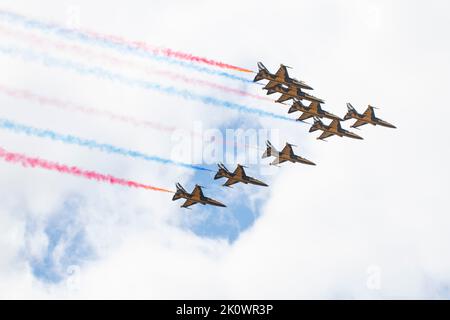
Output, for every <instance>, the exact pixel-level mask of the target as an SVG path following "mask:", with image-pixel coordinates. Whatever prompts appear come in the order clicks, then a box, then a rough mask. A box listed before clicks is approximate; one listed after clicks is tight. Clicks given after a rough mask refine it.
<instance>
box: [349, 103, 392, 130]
mask: <svg viewBox="0 0 450 320" xmlns="http://www.w3.org/2000/svg"><path fill="white" fill-rule="evenodd" d="M347 108H348V112H347V114H346V115H345V117H344V120H348V119H356V122H355V123H354V124H353V125H351V127H352V128H357V127H360V126H363V125H365V124H368V123H370V124H371V125H374V126H376V125H380V126H383V127H388V128H396V126H394V125H393V124H390V123H389V122H386V121H384V120H381V119H379V118H377V117H375V111H374V107H372V106H370V105H369V107H368V108H367V109H366V111H364V113H363V114H360V113H358V112H357V111H356V109H355V108H353V106H352V105H351V104H350V103H347Z"/></svg>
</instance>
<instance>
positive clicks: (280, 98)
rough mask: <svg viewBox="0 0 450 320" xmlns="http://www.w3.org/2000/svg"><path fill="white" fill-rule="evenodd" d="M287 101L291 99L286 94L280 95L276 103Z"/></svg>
mask: <svg viewBox="0 0 450 320" xmlns="http://www.w3.org/2000/svg"><path fill="white" fill-rule="evenodd" d="M289 99H293V97H292V96H291V95H287V94H282V95H281V96H280V97H279V98H278V100H277V102H284V101H288V100H289Z"/></svg>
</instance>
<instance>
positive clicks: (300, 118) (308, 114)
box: [297, 112, 313, 121]
mask: <svg viewBox="0 0 450 320" xmlns="http://www.w3.org/2000/svg"><path fill="white" fill-rule="evenodd" d="M312 116H313V115H312V114H310V113H306V112H303V114H302V115H301V116H300V117H299V118H298V119H297V120H299V121H303V120H306V119H309V118H311V117H312Z"/></svg>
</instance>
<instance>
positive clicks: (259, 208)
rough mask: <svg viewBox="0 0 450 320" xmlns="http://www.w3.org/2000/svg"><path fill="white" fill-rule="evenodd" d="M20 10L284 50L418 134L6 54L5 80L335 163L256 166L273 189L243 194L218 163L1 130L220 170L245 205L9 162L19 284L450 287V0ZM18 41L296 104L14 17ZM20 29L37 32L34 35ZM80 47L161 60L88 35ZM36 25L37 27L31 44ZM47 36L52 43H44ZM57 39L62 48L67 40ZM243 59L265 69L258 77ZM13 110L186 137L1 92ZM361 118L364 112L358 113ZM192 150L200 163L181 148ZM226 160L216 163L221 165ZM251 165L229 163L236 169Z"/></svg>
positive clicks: (166, 293) (0, 111) (212, 47)
mask: <svg viewBox="0 0 450 320" xmlns="http://www.w3.org/2000/svg"><path fill="white" fill-rule="evenodd" d="M0 9H2V10H11V11H14V12H17V13H20V14H23V15H25V16H29V17H34V18H36V19H41V20H44V21H54V22H58V23H61V24H63V25H74V26H78V27H79V28H82V29H88V30H92V31H97V32H100V33H106V34H112V35H117V36H121V37H124V38H127V39H131V40H142V41H145V42H148V43H150V44H154V45H160V46H164V47H169V48H172V49H177V50H180V51H185V52H190V53H193V54H197V55H200V56H205V57H208V58H211V59H217V60H221V61H224V62H227V63H230V64H234V65H238V66H242V67H246V68H250V69H255V68H256V62H257V61H263V62H264V63H265V64H266V65H267V66H268V67H269V68H270V70H275V69H276V67H277V66H278V64H279V63H285V64H287V65H289V66H291V67H293V69H292V70H290V72H291V75H293V76H295V77H298V78H300V79H302V80H305V81H306V82H307V83H308V84H310V85H312V86H313V87H314V88H315V91H314V95H316V96H319V97H321V98H324V99H325V100H326V104H325V105H324V107H325V108H326V109H327V110H329V111H331V112H333V113H337V114H340V115H343V114H344V113H345V111H346V108H345V103H346V102H352V104H353V105H354V106H355V107H357V109H358V110H359V111H363V110H364V109H365V107H366V106H367V104H371V105H374V106H377V107H379V108H380V109H379V110H376V112H377V115H378V116H379V117H380V118H382V119H385V120H387V121H389V122H392V123H394V124H395V125H396V126H397V127H398V129H396V130H392V129H388V128H383V127H372V126H364V127H362V128H361V129H362V130H361V131H356V132H357V133H358V134H360V135H362V136H363V137H364V140H363V141H357V140H351V139H345V138H336V137H333V138H330V139H329V141H328V142H321V141H317V140H315V137H316V136H317V134H308V133H307V131H308V127H307V126H305V125H302V124H299V123H290V122H287V121H283V120H277V119H272V118H268V117H260V116H257V115H254V114H253V115H252V114H244V113H238V112H236V111H232V110H228V109H226V108H221V107H217V106H208V105H204V104H201V103H199V102H195V101H189V100H185V99H182V98H178V97H171V96H168V95H164V94H160V93H158V92H155V91H150V90H143V89H141V88H137V87H132V86H127V85H124V84H121V83H117V82H111V81H108V80H105V79H100V78H97V77H95V76H86V75H81V74H77V73H75V72H72V71H70V70H64V69H61V68H54V67H52V66H45V65H43V64H40V63H36V62H32V61H25V60H24V59H21V58H18V57H16V56H14V55H7V54H6V55H5V54H0V70H2V72H0V84H1V85H3V86H9V87H13V88H21V89H27V90H30V91H33V92H36V93H39V94H42V95H45V96H49V97H53V98H58V99H62V100H67V101H71V102H73V103H76V104H79V105H84V106H92V107H95V108H99V109H104V110H110V111H113V112H116V113H121V114H127V115H130V116H133V117H136V118H141V119H146V120H151V121H156V122H161V124H165V125H169V126H176V127H178V128H180V129H181V130H186V132H189V131H190V130H192V129H193V128H194V126H195V125H198V124H201V125H202V127H203V128H205V129H219V130H225V129H227V128H245V129H248V128H253V129H260V128H266V129H273V130H274V131H276V132H277V133H278V135H279V136H278V137H277V139H276V140H274V141H273V142H274V144H275V145H279V146H281V145H283V144H284V142H285V141H289V142H291V143H294V144H296V145H298V146H299V147H298V148H296V149H295V150H296V151H297V152H299V153H300V154H302V155H303V156H305V157H307V158H308V159H311V160H313V161H315V162H316V163H317V166H316V167H309V166H303V165H300V164H299V165H292V164H287V165H285V166H282V167H281V168H270V169H268V168H267V167H266V164H267V162H262V163H258V164H254V165H251V166H249V169H248V173H249V174H251V175H254V176H259V177H261V178H262V179H263V180H265V181H267V182H268V183H269V184H270V187H269V188H267V189H263V190H262V188H257V187H253V186H236V187H235V188H233V189H232V190H223V189H222V188H221V187H220V184H219V183H218V182H217V181H213V180H212V177H213V173H208V172H201V171H194V170H190V169H186V168H181V167H177V166H170V165H163V164H158V163H154V162H147V161H143V160H138V159H132V158H129V157H128V158H127V157H123V156H120V155H114V154H107V153H102V152H100V151H96V150H89V149H86V148H83V147H79V146H74V145H66V144H63V143H61V142H54V141H51V140H48V139H42V138H36V137H29V136H25V135H22V134H16V133H14V132H11V131H8V130H4V129H1V130H0V132H1V134H0V147H2V148H4V149H7V150H9V151H12V152H20V153H25V154H28V155H30V156H39V157H42V158H44V159H48V160H53V161H58V162H61V163H66V164H71V165H77V166H80V167H82V168H85V169H90V170H95V171H99V172H102V173H109V174H113V175H115V176H118V177H122V178H126V179H131V180H136V181H139V182H143V183H149V184H152V185H155V186H158V187H163V188H173V185H174V183H175V182H177V181H179V182H181V183H182V184H183V185H185V186H186V188H187V189H189V190H190V189H191V188H192V187H193V186H194V184H195V183H197V182H200V183H201V184H202V185H205V186H207V187H208V189H205V193H206V194H207V195H211V196H213V197H215V198H217V199H218V200H221V201H223V202H225V203H227V204H228V205H229V208H227V209H216V208H212V209H211V208H201V207H197V206H195V207H193V210H182V209H180V208H179V206H180V205H181V202H172V201H170V200H171V195H170V194H165V193H159V192H153V191H147V190H136V189H129V188H125V187H121V186H110V185H108V184H105V183H98V182H93V181H89V180H85V179H82V178H77V177H72V176H68V175H61V174H58V173H54V172H49V171H46V170H41V169H25V168H23V167H21V166H17V165H13V164H9V163H6V162H4V161H2V162H0V176H1V177H2V179H1V180H0V195H1V198H0V199H1V201H0V297H1V298H183V299H184V298H193V299H195V298H234V299H239V298H288V299H299V298H448V297H449V294H450V289H449V286H450V256H449V254H448V252H450V235H449V232H448V230H449V228H450V217H449V214H450V210H449V204H448V194H449V191H450V182H449V181H450V169H449V167H448V163H449V162H450V159H449V151H448V143H449V142H448V141H449V139H448V138H449V134H448V130H447V122H448V116H449V115H450V111H449V110H450V109H449V108H448V106H447V101H449V98H450V97H449V93H448V88H447V86H448V84H449V83H450V62H449V59H448V57H449V56H450V43H449V42H450V40H449V39H450V37H449V34H448V33H449V30H450V19H449V13H448V12H449V9H450V4H449V3H448V2H447V1H444V0H442V1H438V0H434V1H428V2H426V3H425V2H423V1H395V2H392V1H325V0H321V1H278V2H277V3H273V2H270V1H245V2H242V1H227V2H226V3H218V2H211V1H190V2H189V3H187V2H184V1H173V2H171V3H168V2H167V1H151V2H148V1H136V0H135V1H128V2H127V3H126V4H125V3H123V2H120V1H96V2H95V3H93V2H92V1H84V0H83V1H76V2H75V1H65V0H64V1H49V0H47V1H40V2H39V3H33V4H30V3H29V1H17V0H15V1H12V0H11V1H10V0H4V1H2V6H1V8H0ZM0 33H1V38H0V39H1V41H0V46H1V47H3V48H11V47H14V48H22V49H25V50H33V52H37V53H42V52H45V53H46V54H49V55H52V56H54V57H58V58H60V59H65V60H70V61H76V62H77V63H81V64H83V65H87V66H100V67H102V68H105V69H107V70H110V71H112V72H117V73H120V74H123V75H127V76H129V77H132V78H136V79H145V80H149V81H154V82H158V83H161V84H164V85H168V84H171V85H174V86H176V87H177V88H180V89H187V90H191V91H192V92H195V93H201V94H206V95H209V96H213V97H217V98H220V99H226V100H229V101H233V102H236V103H240V104H243V105H247V106H250V107H253V108H257V109H260V110H264V111H268V112H273V113H276V114H279V115H283V114H285V113H286V110H287V107H286V106H283V105H278V104H274V103H271V102H265V101H260V100H257V99H254V98H251V97H241V96H238V95H232V94H228V93H224V92H223V91H220V90H215V89H212V88H208V87H205V86H198V85H194V84H186V83H183V82H180V81H173V80H170V79H167V78H165V77H160V76H158V75H154V74H153V75H151V74H148V73H146V72H145V68H147V67H151V68H155V69H160V70H170V71H172V72H177V73H182V74H185V75H186V76H188V77H192V78H195V79H204V80H208V81H213V82H215V83H218V84H221V85H226V86H229V87H233V88H237V89H241V90H245V91H247V92H249V93H252V94H259V95H261V94H262V91H261V87H260V86H258V85H253V84H245V83H242V82H239V81H234V80H229V79H225V78H224V77H218V76H208V75H206V74H204V73H200V72H196V71H193V70H190V69H187V68H182V67H179V66H174V65H171V64H168V63H164V62H158V61H154V60H148V59H142V58H139V57H134V56H132V55H125V54H121V53H118V52H116V51H113V50H108V49H102V48H99V47H95V46H92V45H85V44H83V43H80V42H76V41H63V40H61V39H60V38H57V37H56V36H52V35H49V34H44V33H42V32H39V31H36V30H35V31H31V30H27V29H24V28H22V27H20V25H15V24H11V23H7V22H5V21H4V20H2V19H0ZM18 34H22V35H27V37H22V38H20V37H18V36H17V35H18ZM30 36H35V37H39V39H47V40H48V41H49V42H51V43H59V44H66V45H76V46H77V47H81V48H85V49H86V50H89V52H94V53H96V54H100V55H101V54H104V55H107V56H108V57H114V58H117V59H120V60H121V61H122V60H125V61H131V62H132V63H134V64H137V65H142V66H143V67H142V69H139V68H128V67H126V66H123V65H120V64H113V63H110V60H109V61H108V60H107V59H94V58H93V57H88V56H86V55H84V56H83V55H81V54H78V53H77V52H75V51H74V50H62V49H61V48H56V47H52V46H50V45H38V43H37V42H36V41H35V42H30V41H29V39H30ZM27 39H28V40H27ZM34 39H35V38H34ZM49 42H46V43H49ZM227 72H229V73H232V74H235V75H238V76H241V77H246V78H248V79H251V78H252V75H248V74H245V73H239V72H232V71H227ZM0 117H1V118H6V119H10V120H13V121H16V122H19V123H23V124H27V125H32V126H35V127H38V128H48V129H52V130H54V131H57V132H61V133H66V134H73V135H77V136H80V137H84V138H91V139H95V140H97V141H100V142H105V143H109V144H113V145H116V146H121V147H126V148H128V149H132V150H139V151H142V152H145V153H148V154H151V155H158V156H161V157H166V158H169V157H171V154H173V152H174V139H173V136H172V135H171V134H168V133H166V132H161V131H158V130H152V129H148V128H143V127H135V126H130V125H127V124H122V123H118V122H113V121H109V120H106V119H101V118H98V117H92V116H87V115H84V114H81V113H76V112H70V111H63V110H58V109H55V108H52V107H48V106H44V105H39V104H37V103H34V102H30V101H27V100H25V99H18V98H14V97H10V96H8V95H5V94H3V93H1V92H0ZM345 126H349V123H348V122H347V123H345ZM178 160H189V159H178ZM203 165H204V166H205V167H208V168H210V169H214V165H210V164H203ZM233 165H234V164H231V163H230V164H228V166H229V167H230V169H231V168H232V167H233Z"/></svg>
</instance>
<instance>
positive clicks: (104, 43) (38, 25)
mask: <svg viewBox="0 0 450 320" xmlns="http://www.w3.org/2000/svg"><path fill="white" fill-rule="evenodd" d="M0 18H1V19H3V20H4V21H6V22H8V23H14V24H19V25H22V26H23V27H25V28H27V29H35V30H40V31H42V32H46V33H51V34H54V35H56V36H59V37H61V38H64V39H66V40H75V41H80V42H83V43H87V44H93V45H96V46H100V47H102V48H109V49H113V50H116V51H118V52H121V53H125V54H132V55H135V56H139V57H142V58H149V59H152V60H157V61H162V62H166V63H169V64H174V65H178V66H181V67H184V68H189V69H193V70H196V71H198V72H202V73H207V74H211V75H217V76H221V77H225V78H228V79H232V80H238V81H242V82H244V83H254V82H253V81H252V80H249V79H246V78H242V77H239V76H235V75H233V74H229V73H227V72H223V71H219V70H212V69H208V68H205V67H201V66H198V65H196V64H193V63H191V62H184V61H180V60H174V59H173V58H171V57H170V56H161V55H158V54H157V53H158V52H160V51H159V50H153V51H152V50H149V48H147V49H143V48H142V47H141V46H137V45H136V43H134V42H123V41H121V40H117V39H115V40H112V38H113V37H111V36H109V37H106V36H101V35H98V34H95V33H92V32H83V31H80V30H75V29H69V28H65V27H62V26H60V25H57V24H54V23H46V22H42V21H39V20H35V19H30V18H27V17H24V16H21V15H19V14H16V13H13V12H9V11H6V10H0Z"/></svg>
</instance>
